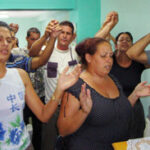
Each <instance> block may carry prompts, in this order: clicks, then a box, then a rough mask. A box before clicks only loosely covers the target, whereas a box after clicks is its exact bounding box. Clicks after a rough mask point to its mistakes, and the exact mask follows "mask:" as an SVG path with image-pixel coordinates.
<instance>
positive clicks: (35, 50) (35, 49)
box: [29, 35, 47, 57]
mask: <svg viewBox="0 0 150 150" xmlns="http://www.w3.org/2000/svg"><path fill="white" fill-rule="evenodd" d="M46 40H47V37H46V36H45V35H43V36H42V37H41V38H40V39H38V40H37V41H35V42H34V43H33V45H32V46H31V48H30V49H29V56H30V57H35V56H38V55H39V52H40V51H41V49H42V46H43V45H44V44H45V42H46Z"/></svg>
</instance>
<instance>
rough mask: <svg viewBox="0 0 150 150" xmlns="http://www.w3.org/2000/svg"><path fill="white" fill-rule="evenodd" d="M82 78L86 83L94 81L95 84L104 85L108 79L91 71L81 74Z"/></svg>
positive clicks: (106, 76)
mask: <svg viewBox="0 0 150 150" xmlns="http://www.w3.org/2000/svg"><path fill="white" fill-rule="evenodd" d="M81 78H83V79H85V80H86V81H93V82H94V83H100V84H101V83H103V82H105V81H106V80H107V79H108V75H102V74H101V75H100V74H97V73H95V72H93V71H91V70H89V69H86V70H85V71H84V72H83V74H81Z"/></svg>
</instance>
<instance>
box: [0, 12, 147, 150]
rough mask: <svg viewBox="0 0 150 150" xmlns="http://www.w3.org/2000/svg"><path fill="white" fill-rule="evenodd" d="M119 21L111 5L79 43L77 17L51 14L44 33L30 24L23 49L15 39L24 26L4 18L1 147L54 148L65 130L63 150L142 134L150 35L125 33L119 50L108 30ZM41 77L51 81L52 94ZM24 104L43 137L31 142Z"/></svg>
mask: <svg viewBox="0 0 150 150" xmlns="http://www.w3.org/2000/svg"><path fill="white" fill-rule="evenodd" d="M117 23H118V13H117V12H110V13H109V14H108V15H107V16H106V20H105V21H104V23H103V25H102V27H101V28H100V30H99V31H98V32H97V33H96V35H95V37H93V38H87V39H85V40H84V41H82V42H80V43H79V44H77V46H76V48H75V49H73V48H72V47H71V46H70V43H71V42H72V41H73V40H74V38H75V33H74V27H73V24H72V23H71V22H69V21H63V22H60V23H59V22H58V21H56V20H52V21H51V22H50V23H49V24H48V25H47V27H46V29H45V32H44V35H42V36H41V37H40V32H39V31H38V30H35V29H33V28H31V29H30V30H28V31H29V32H27V37H26V39H27V41H28V43H30V44H29V45H28V46H27V49H21V48H16V46H15V47H14V45H15V44H14V42H13V38H12V37H13V36H15V34H16V32H17V30H18V29H16V30H13V25H14V24H13V25H12V24H11V25H8V24H7V23H5V22H3V21H0V97H1V98H0V101H1V105H0V149H4V150H5V149H12V150H33V149H35V150H36V149H38V150H40V149H42V150H54V149H59V148H60V147H61V146H59V144H60V143H59V142H57V140H59V138H60V137H61V140H63V145H62V147H61V148H62V149H64V150H99V149H106V150H112V149H113V147H112V143H114V142H118V141H125V140H128V139H130V138H139V137H143V133H144V129H145V119H144V110H143V106H142V104H141V101H140V97H144V96H150V84H147V82H146V81H144V82H141V74H142V71H143V70H144V69H146V68H148V67H150V53H149V51H145V48H146V46H147V45H148V44H149V42H150V34H147V35H145V36H144V37H143V38H141V39H140V40H139V41H137V42H136V43H135V44H133V37H132V35H131V33H130V32H121V33H119V34H118V36H117V37H116V39H115V40H114V39H113V41H114V43H115V48H116V50H115V51H114V52H113V50H112V47H111V44H110V42H109V40H110V38H109V37H110V35H111V34H110V32H111V30H112V29H113V28H114V27H115V25H116V24H117ZM16 27H17V28H18V26H16ZM12 31H13V33H12ZM56 39H57V44H56V45H55V42H56ZM31 41H32V42H31ZM26 50H27V51H26ZM79 63H80V64H79ZM42 66H44V67H43V68H39V67H42ZM20 68H21V69H20ZM22 69H23V70H22ZM24 70H25V71H24ZM26 71H27V72H28V73H29V76H30V78H31V80H30V78H29V77H28V74H27V73H26ZM39 73H42V75H43V76H42V77H41V78H40V77H39ZM33 74H34V76H33ZM36 74H37V75H36ZM36 79H43V80H44V88H41V89H44V90H45V95H40V93H41V92H38V91H39V88H40V87H42V86H41V85H42V84H43V83H42V80H40V81H39V80H36ZM31 81H32V83H31ZM37 85H39V86H37ZM33 87H34V88H33ZM34 89H35V90H36V92H35V90H34ZM44 97H45V99H44ZM25 103H26V105H27V106H28V107H29V109H31V111H32V112H33V114H34V115H35V116H34V115H32V118H33V139H34V138H37V137H39V138H38V139H36V140H32V142H31V140H30V136H29V133H28V131H27V129H26V124H25V123H26V122H27V123H28V112H29V110H26V109H24V108H25ZM44 103H45V104H44ZM23 110H24V112H23ZM25 110H26V111H25ZM23 115H24V118H23ZM30 115H31V114H30ZM30 115H29V116H30ZM33 116H34V117H33ZM37 118H38V119H39V120H40V121H41V122H44V123H40V122H38V121H37ZM38 124H39V126H38ZM36 125H37V127H36ZM35 129H36V130H35ZM38 129H39V130H38ZM38 140H40V141H38ZM32 143H33V145H32ZM38 144H39V145H38ZM36 145H38V146H37V148H36Z"/></svg>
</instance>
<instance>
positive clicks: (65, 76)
mask: <svg viewBox="0 0 150 150" xmlns="http://www.w3.org/2000/svg"><path fill="white" fill-rule="evenodd" d="M68 70H69V66H68V67H66V68H65V69H64V70H63V72H62V73H61V74H60V76H59V79H58V83H57V84H58V87H59V88H60V89H61V90H63V91H65V90H66V89H68V88H69V87H71V86H72V85H74V84H75V83H76V82H77V80H78V78H79V76H80V73H81V65H80V64H78V65H76V67H75V68H74V70H73V71H72V72H70V73H67V72H68Z"/></svg>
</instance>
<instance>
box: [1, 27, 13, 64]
mask: <svg viewBox="0 0 150 150" xmlns="http://www.w3.org/2000/svg"><path fill="white" fill-rule="evenodd" d="M11 49H12V37H11V34H10V31H9V30H8V29H7V28H6V27H0V61H1V62H6V61H7V60H8V58H9V56H10V52H11Z"/></svg>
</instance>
